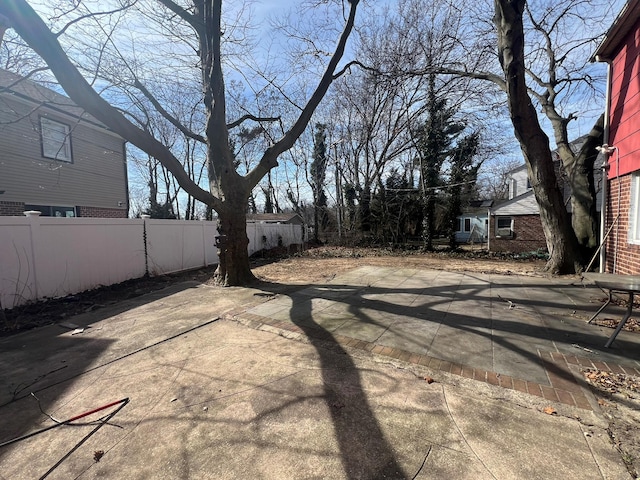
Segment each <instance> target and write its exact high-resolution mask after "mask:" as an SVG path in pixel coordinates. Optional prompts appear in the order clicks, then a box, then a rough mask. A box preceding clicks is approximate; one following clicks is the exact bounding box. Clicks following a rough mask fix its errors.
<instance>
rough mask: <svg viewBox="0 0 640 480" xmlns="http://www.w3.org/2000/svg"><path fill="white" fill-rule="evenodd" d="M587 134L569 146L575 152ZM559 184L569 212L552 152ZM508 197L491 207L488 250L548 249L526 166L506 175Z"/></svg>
mask: <svg viewBox="0 0 640 480" xmlns="http://www.w3.org/2000/svg"><path fill="white" fill-rule="evenodd" d="M586 138H587V136H586V135H584V136H582V137H580V138H578V139H576V140H574V141H573V142H571V148H572V150H573V151H574V152H577V151H579V150H580V148H581V147H582V144H583V143H584V141H585V140H586ZM553 160H554V163H555V166H556V175H557V177H558V184H559V186H560V188H561V189H562V192H563V197H564V203H565V205H566V206H567V211H568V212H569V214H571V202H570V199H569V197H570V195H571V191H570V189H569V185H568V184H567V182H566V181H565V179H564V177H563V175H562V168H561V162H560V158H559V156H558V154H557V153H556V152H555V151H554V152H553ZM601 164H602V158H601V157H600V156H599V157H598V160H596V162H595V167H594V172H593V175H594V182H595V186H596V192H597V195H598V196H597V199H596V205H597V210H598V211H599V210H600V203H601V200H600V199H601V196H602V193H601V191H602V188H601V184H602V171H601V168H600V165H601ZM507 184H508V187H509V198H508V199H507V200H506V201H503V202H501V203H499V204H497V205H496V206H494V207H493V208H492V209H491V212H490V218H489V250H492V251H495V252H531V251H535V250H540V249H546V248H547V241H546V238H545V236H544V231H543V229H542V221H541V220H540V207H539V206H538V202H537V201H536V198H535V195H534V193H533V190H532V189H531V182H530V180H529V177H528V174H527V167H526V165H521V166H519V167H516V168H514V169H513V170H511V171H510V172H509V173H508V175H507Z"/></svg>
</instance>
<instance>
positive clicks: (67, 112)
mask: <svg viewBox="0 0 640 480" xmlns="http://www.w3.org/2000/svg"><path fill="white" fill-rule="evenodd" d="M25 210H38V211H40V212H41V213H42V215H44V216H62V217H75V216H78V217H113V218H119V217H123V218H124V217H127V215H128V210H129V201H128V187H127V169H126V155H125V141H124V140H123V139H122V138H121V137H120V136H118V135H116V134H115V133H113V132H111V131H110V130H109V129H107V128H106V127H105V126H104V125H102V124H101V123H100V122H98V121H97V120H96V119H95V118H93V117H92V116H90V115H89V114H87V113H85V112H84V110H82V109H81V108H79V107H78V106H76V105H75V104H74V103H73V102H72V101H71V100H70V99H69V98H68V97H66V96H64V95H61V94H59V93H56V92H54V91H53V90H50V89H48V88H45V87H43V86H42V85H39V84H37V83H35V82H33V81H31V80H28V79H25V78H23V77H20V76H18V75H15V74H13V73H11V72H8V71H6V70H2V69H0V215H5V216H6V215H23V212H24V211H25Z"/></svg>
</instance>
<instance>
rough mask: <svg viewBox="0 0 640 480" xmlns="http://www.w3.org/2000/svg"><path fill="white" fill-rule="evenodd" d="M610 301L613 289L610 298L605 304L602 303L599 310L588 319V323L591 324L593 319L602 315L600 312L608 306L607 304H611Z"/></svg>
mask: <svg viewBox="0 0 640 480" xmlns="http://www.w3.org/2000/svg"><path fill="white" fill-rule="evenodd" d="M610 303H611V290H609V299H608V300H607V301H606V302H605V304H604V305H602V306H601V307H600V308H599V309H598V311H597V312H596V313H595V314H594V315H593V317H591V318H590V319H589V321H588V322H587V323H589V324H590V323H591V322H593V321H594V320H595V318H596V317H597V316H598V315H600V312H602V311H603V310H604V309H605V308H607V305H609V304H610Z"/></svg>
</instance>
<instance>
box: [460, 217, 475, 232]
mask: <svg viewBox="0 0 640 480" xmlns="http://www.w3.org/2000/svg"><path fill="white" fill-rule="evenodd" d="M463 222H464V225H463V227H462V228H463V230H464V232H465V233H469V232H470V231H471V229H472V228H473V225H471V218H465V219H464V220H463ZM467 223H468V224H469V228H467Z"/></svg>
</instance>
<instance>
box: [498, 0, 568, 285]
mask: <svg viewBox="0 0 640 480" xmlns="http://www.w3.org/2000/svg"><path fill="white" fill-rule="evenodd" d="M525 4H526V0H495V10H496V11H495V13H496V14H495V18H494V21H495V24H496V29H497V34H498V54H499V58H500V64H501V65H502V69H503V71H504V78H505V91H506V93H507V100H508V103H509V111H510V114H511V121H512V123H513V128H514V130H515V134H516V138H517V139H518V141H519V142H520V146H521V148H522V153H523V155H524V158H525V162H526V164H527V170H528V172H529V179H530V180H531V187H532V189H533V192H534V194H535V197H536V200H537V202H538V205H539V206H540V218H541V220H542V228H543V230H544V233H545V237H546V239H547V247H548V248H549V252H550V259H549V264H548V265H549V266H551V267H552V270H553V271H554V272H556V273H571V272H575V271H579V270H580V268H581V258H580V255H579V250H578V242H577V238H576V236H575V234H574V233H573V231H572V230H571V222H570V221H569V218H568V213H567V210H566V208H565V206H564V202H563V198H562V194H561V192H560V190H559V189H558V186H557V179H556V174H555V170H554V167H553V159H552V156H551V150H550V148H549V139H548V137H547V135H546V134H545V133H544V131H543V130H542V127H541V126H540V123H539V121H538V115H537V112H536V111H535V108H534V106H533V104H532V102H531V98H530V96H529V93H528V89H527V84H526V80H525V75H526V67H525V61H524V28H523V21H522V15H523V12H524V7H525Z"/></svg>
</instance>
